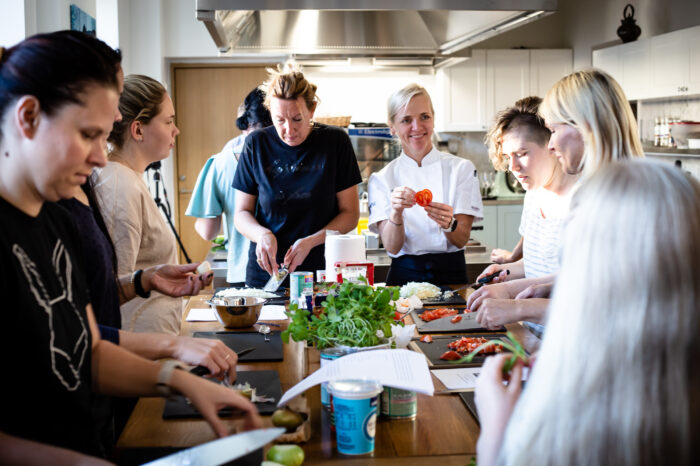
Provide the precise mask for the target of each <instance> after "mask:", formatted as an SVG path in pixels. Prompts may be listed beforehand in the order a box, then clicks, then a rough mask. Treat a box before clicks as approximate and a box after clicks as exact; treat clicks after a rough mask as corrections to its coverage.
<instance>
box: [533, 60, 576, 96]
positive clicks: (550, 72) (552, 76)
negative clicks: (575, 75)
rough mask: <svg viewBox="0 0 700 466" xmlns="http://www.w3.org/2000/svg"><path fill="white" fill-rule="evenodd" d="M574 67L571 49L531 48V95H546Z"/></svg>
mask: <svg viewBox="0 0 700 466" xmlns="http://www.w3.org/2000/svg"><path fill="white" fill-rule="evenodd" d="M572 67H573V54H572V51H571V49H553V50H530V95H536V96H539V97H544V96H545V94H546V93H547V91H548V90H549V89H550V88H551V87H552V86H553V85H554V83H556V82H557V81H559V80H560V79H561V78H563V77H564V76H566V75H567V74H570V73H571V69H572Z"/></svg>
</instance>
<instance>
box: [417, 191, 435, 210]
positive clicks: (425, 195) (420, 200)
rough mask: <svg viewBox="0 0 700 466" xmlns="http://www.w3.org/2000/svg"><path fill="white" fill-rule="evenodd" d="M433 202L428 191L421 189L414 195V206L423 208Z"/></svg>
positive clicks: (431, 195)
mask: <svg viewBox="0 0 700 466" xmlns="http://www.w3.org/2000/svg"><path fill="white" fill-rule="evenodd" d="M431 202H433V193H432V192H431V191H430V190H429V189H422V190H420V191H418V192H417V193H416V204H418V205H419V206H421V207H425V206H427V205H428V204H430V203H431Z"/></svg>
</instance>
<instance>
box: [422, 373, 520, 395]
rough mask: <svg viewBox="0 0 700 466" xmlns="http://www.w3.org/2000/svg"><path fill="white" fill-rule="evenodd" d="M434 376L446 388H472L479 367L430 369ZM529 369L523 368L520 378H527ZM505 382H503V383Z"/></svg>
mask: <svg viewBox="0 0 700 466" xmlns="http://www.w3.org/2000/svg"><path fill="white" fill-rule="evenodd" d="M431 372H432V373H433V374H435V377H437V378H438V379H440V382H442V383H443V384H444V385H445V388H447V389H448V390H474V389H475V388H476V379H477V378H478V377H479V373H480V372H481V367H465V368H459V369H433V370H432V371H431ZM528 373H529V370H528V368H527V367H524V368H523V378H522V380H527V375H528ZM505 384H506V382H504V385H505Z"/></svg>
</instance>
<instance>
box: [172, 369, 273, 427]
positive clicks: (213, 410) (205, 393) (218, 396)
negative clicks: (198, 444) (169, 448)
mask: <svg viewBox="0 0 700 466" xmlns="http://www.w3.org/2000/svg"><path fill="white" fill-rule="evenodd" d="M170 384H171V386H172V388H173V389H175V390H176V391H178V392H179V393H181V394H182V395H184V396H186V397H187V398H189V400H190V401H191V402H192V404H193V405H194V406H195V407H196V408H197V411H199V412H200V413H201V414H202V416H204V419H206V420H207V422H208V423H209V425H210V426H211V427H212V429H214V432H216V435H217V436H219V437H226V436H227V435H229V434H230V432H229V430H228V428H227V427H226V426H225V425H224V423H223V422H221V419H219V416H218V414H217V413H218V412H219V410H221V409H223V408H225V407H228V406H230V407H232V408H235V409H237V410H240V411H243V414H244V415H245V421H244V427H245V429H246V430H251V429H259V428H261V427H263V423H262V419H260V415H259V414H258V409H257V408H256V407H255V405H253V403H251V402H250V400H248V399H247V398H245V397H244V396H243V395H240V394H239V393H237V392H236V391H235V390H231V389H230V388H228V387H224V386H222V385H219V384H216V383H213V382H210V381H208V380H206V379H203V378H201V377H197V376H195V375H192V374H190V373H188V372H185V371H179V370H176V371H174V372H173V377H172V379H171V381H170Z"/></svg>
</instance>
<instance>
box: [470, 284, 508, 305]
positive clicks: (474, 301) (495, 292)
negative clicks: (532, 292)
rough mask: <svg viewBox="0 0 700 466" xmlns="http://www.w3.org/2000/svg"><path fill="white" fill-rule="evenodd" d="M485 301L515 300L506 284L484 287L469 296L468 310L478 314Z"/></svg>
mask: <svg viewBox="0 0 700 466" xmlns="http://www.w3.org/2000/svg"><path fill="white" fill-rule="evenodd" d="M485 299H513V296H511V295H510V291H509V289H508V287H507V285H506V284H505V283H495V284H493V285H486V286H482V287H481V288H479V289H478V290H476V291H475V292H473V293H472V294H470V295H469V298H468V299H467V308H469V309H470V310H471V311H472V312H476V311H478V310H479V307H480V306H481V304H482V303H483V302H484V300H485Z"/></svg>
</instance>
